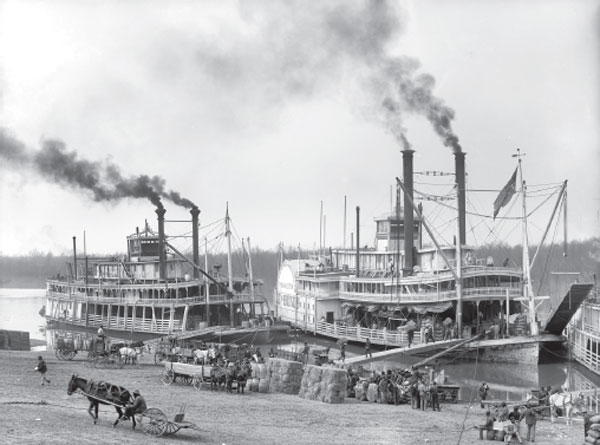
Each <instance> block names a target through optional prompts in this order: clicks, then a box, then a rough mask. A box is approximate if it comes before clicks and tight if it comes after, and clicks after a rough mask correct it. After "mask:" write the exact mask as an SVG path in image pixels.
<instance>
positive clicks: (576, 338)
mask: <svg viewBox="0 0 600 445" xmlns="http://www.w3.org/2000/svg"><path fill="white" fill-rule="evenodd" d="M568 338H569V352H570V354H571V358H572V359H574V360H575V361H577V362H579V363H581V364H582V365H583V366H585V367H586V368H588V369H590V370H591V371H593V372H594V373H596V374H600V295H599V294H598V287H597V286H594V292H593V293H592V295H590V296H589V298H588V299H586V300H585V301H584V302H583V304H582V305H581V308H580V310H579V311H578V313H577V316H576V317H574V320H573V321H572V322H571V323H570V324H569V329H568Z"/></svg>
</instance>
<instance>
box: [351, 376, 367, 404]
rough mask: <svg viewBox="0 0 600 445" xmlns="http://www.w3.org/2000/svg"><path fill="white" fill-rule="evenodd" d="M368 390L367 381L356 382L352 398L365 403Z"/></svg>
mask: <svg viewBox="0 0 600 445" xmlns="http://www.w3.org/2000/svg"><path fill="white" fill-rule="evenodd" d="M368 390H369V382H368V380H363V379H361V380H359V381H358V382H356V386H355V387H354V394H355V395H354V397H355V398H356V400H360V401H362V402H365V401H366V400H367V391H368Z"/></svg>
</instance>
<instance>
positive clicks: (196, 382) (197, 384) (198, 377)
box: [192, 374, 204, 391]
mask: <svg viewBox="0 0 600 445" xmlns="http://www.w3.org/2000/svg"><path fill="white" fill-rule="evenodd" d="M203 384H204V377H202V374H195V375H194V377H193V378H192V386H193V387H194V389H196V390H197V391H200V390H201V389H202V385H203Z"/></svg>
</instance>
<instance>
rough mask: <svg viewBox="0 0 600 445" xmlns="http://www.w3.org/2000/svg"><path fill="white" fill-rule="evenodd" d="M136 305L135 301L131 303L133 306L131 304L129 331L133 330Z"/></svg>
mask: <svg viewBox="0 0 600 445" xmlns="http://www.w3.org/2000/svg"><path fill="white" fill-rule="evenodd" d="M136 309H137V308H136V306H135V303H133V306H131V331H132V332H133V331H134V330H135V316H136V314H135V313H136Z"/></svg>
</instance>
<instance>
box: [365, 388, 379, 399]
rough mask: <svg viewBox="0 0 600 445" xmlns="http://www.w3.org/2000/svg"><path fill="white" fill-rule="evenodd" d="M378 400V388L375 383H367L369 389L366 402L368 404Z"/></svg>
mask: <svg viewBox="0 0 600 445" xmlns="http://www.w3.org/2000/svg"><path fill="white" fill-rule="evenodd" d="M378 399H379V387H378V386H377V383H369V387H368V388H367V400H368V401H369V402H373V403H375V402H377V401H378Z"/></svg>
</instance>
